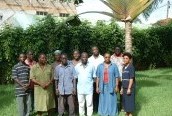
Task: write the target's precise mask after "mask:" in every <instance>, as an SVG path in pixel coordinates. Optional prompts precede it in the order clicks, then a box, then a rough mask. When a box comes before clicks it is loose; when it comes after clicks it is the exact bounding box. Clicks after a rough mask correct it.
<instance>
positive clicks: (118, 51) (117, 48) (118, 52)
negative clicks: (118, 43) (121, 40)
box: [115, 47, 121, 55]
mask: <svg viewBox="0 0 172 116" xmlns="http://www.w3.org/2000/svg"><path fill="white" fill-rule="evenodd" d="M115 54H116V55H120V54H121V49H120V48H119V47H116V48H115Z"/></svg>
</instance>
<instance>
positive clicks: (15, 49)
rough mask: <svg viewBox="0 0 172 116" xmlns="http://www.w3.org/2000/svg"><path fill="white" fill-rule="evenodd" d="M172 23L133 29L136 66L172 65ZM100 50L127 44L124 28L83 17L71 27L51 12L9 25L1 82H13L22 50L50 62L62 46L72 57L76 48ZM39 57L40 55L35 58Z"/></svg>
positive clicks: (0, 34) (3, 37) (2, 36)
mask: <svg viewBox="0 0 172 116" xmlns="http://www.w3.org/2000/svg"><path fill="white" fill-rule="evenodd" d="M171 32H172V24H170V25H167V26H163V27H158V26H156V27H151V28H148V29H142V30H140V29H133V32H132V34H133V35H132V36H133V49H134V51H133V52H134V54H133V55H134V64H135V66H136V69H148V68H155V67H166V66H172V55H171V54H172V45H171V43H172V33H171ZM93 45H96V46H98V47H99V49H100V52H101V53H102V54H103V53H105V52H110V53H113V48H114V47H115V46H116V45H120V46H121V48H124V31H123V29H121V28H120V27H119V26H118V25H117V24H116V23H115V22H111V23H109V24H107V23H105V22H103V21H98V22H97V23H96V25H92V24H91V23H90V22H88V21H83V22H82V24H81V25H80V26H75V27H71V26H69V25H66V24H65V23H62V22H61V21H58V20H56V19H54V18H53V17H51V16H47V17H45V18H44V19H42V20H40V21H39V22H38V23H37V24H35V25H31V26H30V27H29V28H27V29H25V30H24V29H22V28H21V27H13V26H8V25H7V26H5V27H4V28H3V29H1V30H0V46H1V47H0V84H2V83H11V82H12V79H11V68H12V66H13V65H14V64H16V63H17V58H18V54H19V53H21V52H27V51H28V50H32V51H34V54H35V57H37V55H38V53H41V52H44V53H45V54H47V56H48V60H49V63H52V62H53V51H54V50H56V49H61V50H63V52H66V53H68V54H69V56H70V57H71V54H72V51H73V50H74V49H79V50H80V51H82V52H83V51H86V52H88V53H89V54H90V55H91V46H93ZM35 59H36V58H35Z"/></svg>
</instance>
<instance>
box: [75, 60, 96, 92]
mask: <svg viewBox="0 0 172 116" xmlns="http://www.w3.org/2000/svg"><path fill="white" fill-rule="evenodd" d="M75 70H76V78H78V83H77V91H78V94H93V80H94V79H93V78H94V77H96V75H95V68H94V65H92V64H91V63H89V62H88V63H87V64H86V65H83V64H82V63H79V64H77V65H76V67H75Z"/></svg>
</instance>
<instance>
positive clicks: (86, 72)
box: [75, 52, 96, 116]
mask: <svg viewBox="0 0 172 116" xmlns="http://www.w3.org/2000/svg"><path fill="white" fill-rule="evenodd" d="M75 70H76V78H77V79H78V84H77V91H78V102H79V114H80V116H84V115H85V101H86V105H87V116H92V114H93V80H94V79H93V78H94V77H96V76H95V68H94V66H93V65H92V64H91V63H90V62H88V54H87V53H86V52H84V53H82V54H81V63H79V64H77V66H76V67H75Z"/></svg>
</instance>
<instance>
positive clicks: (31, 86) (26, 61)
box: [25, 59, 36, 89]
mask: <svg viewBox="0 0 172 116" xmlns="http://www.w3.org/2000/svg"><path fill="white" fill-rule="evenodd" d="M25 63H26V64H27V65H28V66H29V68H32V67H33V65H35V64H36V61H32V62H29V60H28V59H26V60H25ZM29 86H30V88H31V89H34V82H33V81H31V80H30V85H29Z"/></svg>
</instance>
